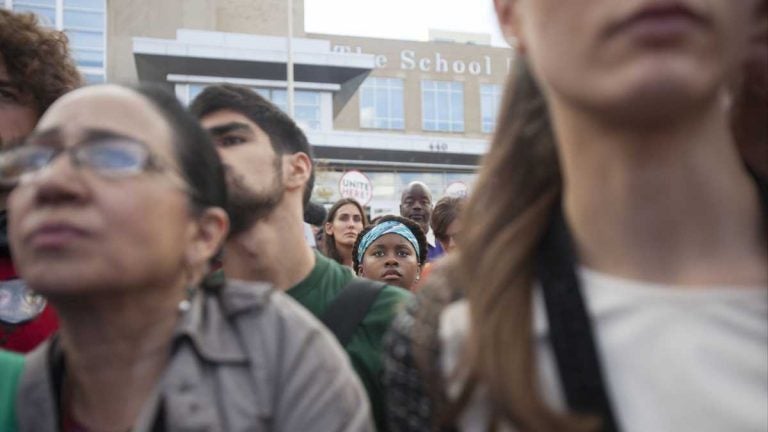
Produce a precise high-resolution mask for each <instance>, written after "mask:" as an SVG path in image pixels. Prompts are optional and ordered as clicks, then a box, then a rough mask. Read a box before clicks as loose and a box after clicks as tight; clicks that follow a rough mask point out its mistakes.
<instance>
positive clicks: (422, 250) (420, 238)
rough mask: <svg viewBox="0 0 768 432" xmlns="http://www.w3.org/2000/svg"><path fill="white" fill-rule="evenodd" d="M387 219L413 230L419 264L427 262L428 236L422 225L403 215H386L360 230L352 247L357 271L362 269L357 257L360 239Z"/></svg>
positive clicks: (353, 260)
mask: <svg viewBox="0 0 768 432" xmlns="http://www.w3.org/2000/svg"><path fill="white" fill-rule="evenodd" d="M387 221H395V222H400V223H401V224H403V225H405V226H406V227H407V228H408V229H409V230H411V232H412V233H413V235H414V237H416V241H417V242H418V243H419V256H418V257H417V258H418V261H419V265H422V266H423V265H424V263H425V262H427V236H426V235H425V234H424V230H422V229H421V226H419V224H417V223H416V222H414V221H412V220H410V219H408V218H404V217H402V216H395V215H385V216H381V217H379V218H377V219H376V223H375V224H371V225H368V226H367V227H365V228H363V230H362V231H360V234H358V235H357V240H355V245H354V246H353V247H352V264H353V265H354V270H355V273H357V272H358V270H360V261H359V260H358V259H357V249H358V248H359V247H360V240H361V239H362V238H363V237H365V235H366V234H367V233H368V231H370V230H372V229H373V227H375V226H376V225H378V224H380V223H383V222H387Z"/></svg>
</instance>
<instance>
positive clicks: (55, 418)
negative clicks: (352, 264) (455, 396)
mask: <svg viewBox="0 0 768 432" xmlns="http://www.w3.org/2000/svg"><path fill="white" fill-rule="evenodd" d="M172 343H173V346H174V349H173V354H172V356H171V359H170V362H169V364H168V367H167V369H166V370H165V372H164V374H163V377H162V379H161V381H160V382H159V383H158V385H157V387H156V389H155V394H153V395H152V396H151V397H150V398H149V400H148V401H147V402H146V403H145V405H144V407H143V409H142V412H141V414H140V416H139V419H138V421H137V423H136V425H135V427H134V429H133V430H134V432H145V431H146V432H149V431H153V430H165V431H179V432H181V431H196V432H203V431H206V432H219V431H221V432H224V431H226V432H239V431H254V432H260V431H284V432H304V431H320V432H331V431H345V432H359V431H372V430H373V426H372V423H371V418H370V407H369V405H368V398H367V396H366V394H365V391H364V390H363V387H362V385H361V384H360V381H359V380H358V378H357V376H356V375H355V372H354V371H353V370H352V367H351V366H350V363H349V360H348V358H347V356H346V355H345V354H344V351H342V349H341V347H339V345H338V343H337V342H336V340H335V339H334V338H333V336H332V335H331V334H330V333H329V332H328V331H327V330H325V328H324V327H323V326H322V325H321V324H320V323H319V322H318V321H317V320H316V319H315V318H314V317H313V316H312V315H311V314H310V313H309V312H307V311H306V310H305V309H304V308H302V307H301V306H300V305H299V304H298V303H296V302H294V301H293V300H292V299H290V298H289V297H288V296H286V295H284V294H282V293H280V292H277V291H275V290H274V289H272V288H271V287H270V286H269V285H266V284H254V283H247V282H239V281H229V282H227V284H226V285H225V286H223V287H221V288H219V289H218V290H208V289H206V290H201V291H200V292H198V293H197V295H196V296H195V298H194V299H193V300H192V307H191V308H190V310H188V311H187V312H186V313H185V314H184V315H183V316H182V317H181V318H180V321H179V325H178V328H177V330H176V333H175V334H174V337H173V342H172ZM63 368H64V366H63V353H62V352H61V348H60V344H59V343H58V342H57V340H56V339H55V338H54V339H53V340H52V341H48V342H46V343H45V344H43V345H41V346H40V347H39V348H37V349H36V350H35V351H33V352H32V353H30V354H29V355H28V357H27V362H26V366H25V370H24V373H23V375H22V378H21V382H20V385H19V393H18V398H17V401H16V412H17V414H18V421H19V429H20V430H21V431H34V432H54V431H58V430H59V412H58V406H59V403H58V393H59V392H58V391H55V390H54V389H56V388H60V382H61V378H62V376H63ZM115 390H116V391H118V392H119V389H115Z"/></svg>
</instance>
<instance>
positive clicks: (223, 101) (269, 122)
mask: <svg viewBox="0 0 768 432" xmlns="http://www.w3.org/2000/svg"><path fill="white" fill-rule="evenodd" d="M189 110H190V111H191V112H192V114H193V115H194V116H195V117H197V118H203V117H205V116H206V115H208V114H211V113H214V112H216V111H222V110H229V111H235V112H237V113H240V114H242V115H244V116H245V117H247V118H248V119H249V120H250V121H252V122H253V123H254V124H256V125H257V126H258V127H259V128H261V130H263V131H264V133H266V134H267V136H269V140H270V141H271V142H272V148H273V149H274V150H275V153H276V154H278V155H283V154H294V153H298V152H302V153H306V155H307V156H309V158H310V160H311V159H312V147H311V146H310V144H309V141H307V136H306V135H304V132H302V130H301V128H299V127H298V126H297V125H296V123H295V122H294V121H293V120H291V118H290V117H289V116H288V115H287V114H285V113H284V112H283V111H281V110H280V108H278V107H277V106H275V105H274V104H273V103H272V102H270V101H268V100H267V99H265V98H264V97H263V96H261V95H260V94H258V93H256V92H255V91H254V90H252V89H250V88H248V87H244V86H239V85H234V84H220V85H216V86H211V87H207V88H206V89H204V90H203V91H202V93H200V94H199V95H198V96H197V97H196V98H195V100H194V101H193V102H192V105H190V107H189ZM314 184H315V174H314V170H313V171H312V174H311V176H310V178H309V181H307V185H306V187H305V189H304V206H306V205H307V203H309V199H310V197H311V196H312V188H313V187H314Z"/></svg>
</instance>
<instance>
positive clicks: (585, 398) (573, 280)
mask: <svg viewBox="0 0 768 432" xmlns="http://www.w3.org/2000/svg"><path fill="white" fill-rule="evenodd" d="M575 266H576V255H575V253H574V251H573V248H572V245H571V239H570V234H569V233H568V228H567V227H566V224H565V220H564V218H563V215H562V211H561V210H560V208H557V209H556V211H555V212H554V215H553V219H552V221H551V223H550V226H549V229H548V230H547V232H546V233H545V235H544V238H543V241H542V243H541V245H540V249H539V251H538V257H537V267H536V272H537V277H538V280H539V282H540V283H541V286H542V291H543V294H544V303H545V306H546V311H547V320H548V323H549V337H550V340H551V343H552V348H553V350H554V353H555V359H556V361H557V368H558V371H559V374H560V381H561V383H562V386H563V391H564V392H565V397H566V400H567V402H568V406H569V407H570V408H571V409H572V410H573V411H575V412H577V413H580V414H588V415H594V416H598V417H599V418H600V419H602V426H601V430H602V431H603V432H615V431H618V430H619V429H618V427H617V423H616V418H615V416H614V412H613V409H612V408H611V401H610V399H609V397H608V392H607V391H606V387H605V380H604V378H603V374H602V371H601V367H600V358H599V356H598V354H597V350H596V348H595V339H594V336H593V329H592V322H591V320H590V317H589V314H588V312H587V308H586V306H585V303H584V299H583V297H582V293H581V289H580V287H579V281H578V278H577V277H576V272H575Z"/></svg>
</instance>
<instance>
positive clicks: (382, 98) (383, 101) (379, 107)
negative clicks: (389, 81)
mask: <svg viewBox="0 0 768 432" xmlns="http://www.w3.org/2000/svg"><path fill="white" fill-rule="evenodd" d="M387 96H388V94H387V91H386V90H384V89H377V90H376V117H388V116H389V98H388V97H387Z"/></svg>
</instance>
